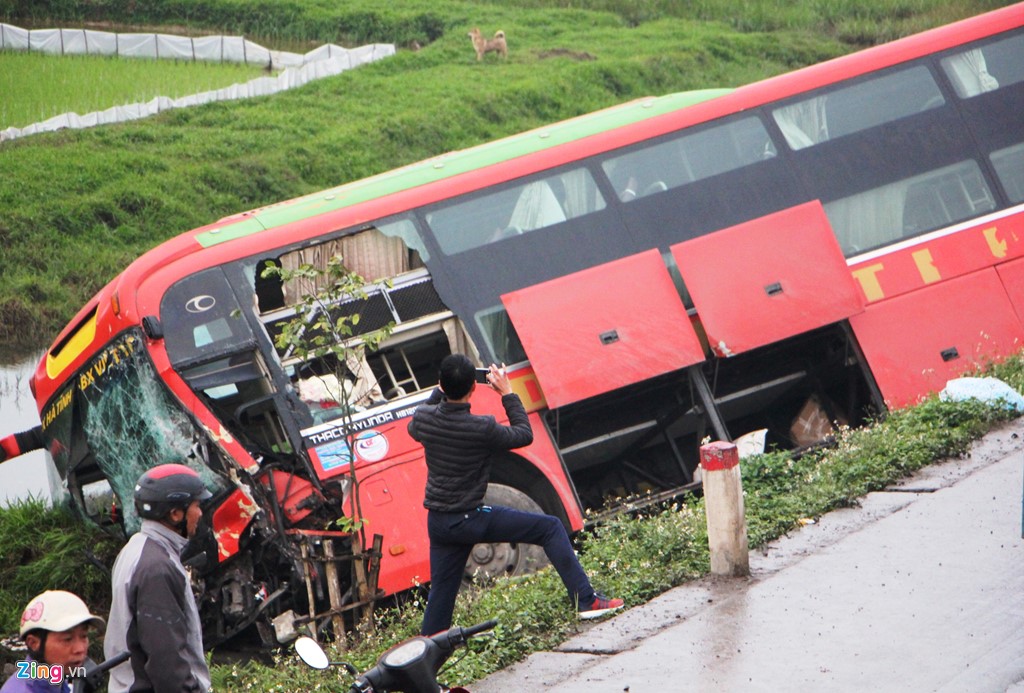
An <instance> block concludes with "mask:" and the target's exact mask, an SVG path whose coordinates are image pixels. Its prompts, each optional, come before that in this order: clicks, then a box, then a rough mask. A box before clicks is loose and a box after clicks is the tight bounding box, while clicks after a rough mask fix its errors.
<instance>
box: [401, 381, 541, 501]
mask: <svg viewBox="0 0 1024 693" xmlns="http://www.w3.org/2000/svg"><path fill="white" fill-rule="evenodd" d="M501 403H502V405H503V406H504V407H505V413H506V414H507V415H508V422H509V425H508V426H502V425H501V424H499V423H498V422H497V421H496V420H495V418H494V417H493V416H477V415H476V414H472V413H470V411H469V404H468V403H452V402H449V401H447V400H445V399H444V394H443V393H442V392H441V391H440V390H438V389H435V390H434V391H433V392H432V393H430V397H429V398H428V399H427V401H426V402H424V403H423V404H421V405H420V406H419V407H418V408H417V409H416V413H415V414H413V417H412V420H411V421H410V422H409V435H411V436H412V437H413V439H415V440H418V441H419V442H420V443H422V444H423V449H424V450H425V451H426V456H427V490H426V496H425V498H424V500H423V505H424V506H426V507H427V508H428V509H429V510H439V511H442V512H460V511H464V510H470V509H473V508H476V507H477V506H479V505H480V504H481V503H482V502H483V499H484V494H485V493H486V492H487V482H488V480H489V479H490V476H491V456H492V454H493V453H494V452H499V451H502V450H512V449H513V448H521V447H525V446H527V445H529V444H530V443H532V442H533V429H532V428H531V427H530V420H529V418H527V416H526V410H525V409H523V403H522V402H521V401H519V395H517V394H514V393H513V394H508V395H504V396H502V398H501Z"/></svg>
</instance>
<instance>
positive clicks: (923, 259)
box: [913, 248, 942, 284]
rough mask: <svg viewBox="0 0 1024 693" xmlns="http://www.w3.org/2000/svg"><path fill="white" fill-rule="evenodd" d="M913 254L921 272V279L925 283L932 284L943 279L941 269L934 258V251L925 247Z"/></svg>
mask: <svg viewBox="0 0 1024 693" xmlns="http://www.w3.org/2000/svg"><path fill="white" fill-rule="evenodd" d="M913 256H914V264H916V265H917V271H918V272H919V273H920V274H921V279H922V280H924V283H925V284H932V283H934V282H937V281H939V280H940V279H942V275H941V274H939V270H938V268H937V267H936V266H935V261H934V260H932V251H930V250H928V249H927V248H925V249H924V250H918V251H917V252H915V253H913Z"/></svg>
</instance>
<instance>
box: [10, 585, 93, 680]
mask: <svg viewBox="0 0 1024 693" xmlns="http://www.w3.org/2000/svg"><path fill="white" fill-rule="evenodd" d="M90 626H96V627H98V628H101V627H103V619H102V618H100V617H99V616H94V615H93V614H91V613H89V607H87V606H86V605H85V602H83V601H82V600H81V599H79V598H78V597H77V596H76V595H74V594H72V593H71V592H65V591H63V590H48V591H46V592H43V593H42V594H40V595H38V596H36V597H35V598H33V599H32V601H30V602H29V603H28V606H26V607H25V611H24V612H22V614H21V630H20V634H21V638H22V639H23V640H24V641H25V646H26V647H27V648H28V657H27V658H26V659H25V661H24V663H20V662H19V664H18V669H17V670H16V671H15V672H14V674H13V675H12V676H11V677H10V678H9V679H7V683H5V684H4V685H3V687H2V688H0V692H2V693H32V692H33V691H50V692H54V691H58V690H59V691H60V692H61V693H68V691H70V690H71V686H70V684H69V683H68V672H69V670H71V669H77V668H78V667H80V666H82V665H84V664H85V661H86V659H87V658H88V652H89V627H90ZM32 664H36V665H39V664H45V665H47V667H48V668H47V669H46V675H45V676H43V675H41V674H40V673H39V672H40V671H41V669H40V668H39V667H38V666H32ZM58 683H59V684H60V686H59V688H58V686H57V684H58Z"/></svg>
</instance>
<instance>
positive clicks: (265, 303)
mask: <svg viewBox="0 0 1024 693" xmlns="http://www.w3.org/2000/svg"><path fill="white" fill-rule="evenodd" d="M280 266H281V261H280V260H279V259H277V258H267V259H265V260H260V261H259V262H257V263H256V271H255V277H254V278H253V279H254V287H253V288H254V289H255V291H256V307H257V309H258V310H259V312H260V313H269V312H270V311H272V310H277V309H278V308H283V307H284V305H285V295H284V284H283V282H282V281H281V277H280V276H264V273H265V271H266V270H267V268H270V267H278V268H279V267H280Z"/></svg>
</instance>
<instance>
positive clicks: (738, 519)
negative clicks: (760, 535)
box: [700, 441, 750, 577]
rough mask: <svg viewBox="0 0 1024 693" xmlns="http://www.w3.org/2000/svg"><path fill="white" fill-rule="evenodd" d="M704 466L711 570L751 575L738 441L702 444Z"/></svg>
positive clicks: (722, 573) (741, 575)
mask: <svg viewBox="0 0 1024 693" xmlns="http://www.w3.org/2000/svg"><path fill="white" fill-rule="evenodd" d="M700 466H701V467H702V468H703V472H702V474H703V480H704V506H705V509H706V513H707V522H708V546H709V548H710V549H711V572H712V573H714V574H715V575H725V576H729V577H743V576H746V575H750V557H749V555H748V551H747V518H746V514H745V512H744V507H743V481H742V480H741V478H740V455H739V451H738V450H737V449H736V446H735V445H734V444H732V443H726V442H723V441H716V442H714V443H708V444H707V445H702V446H701V448H700Z"/></svg>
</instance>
